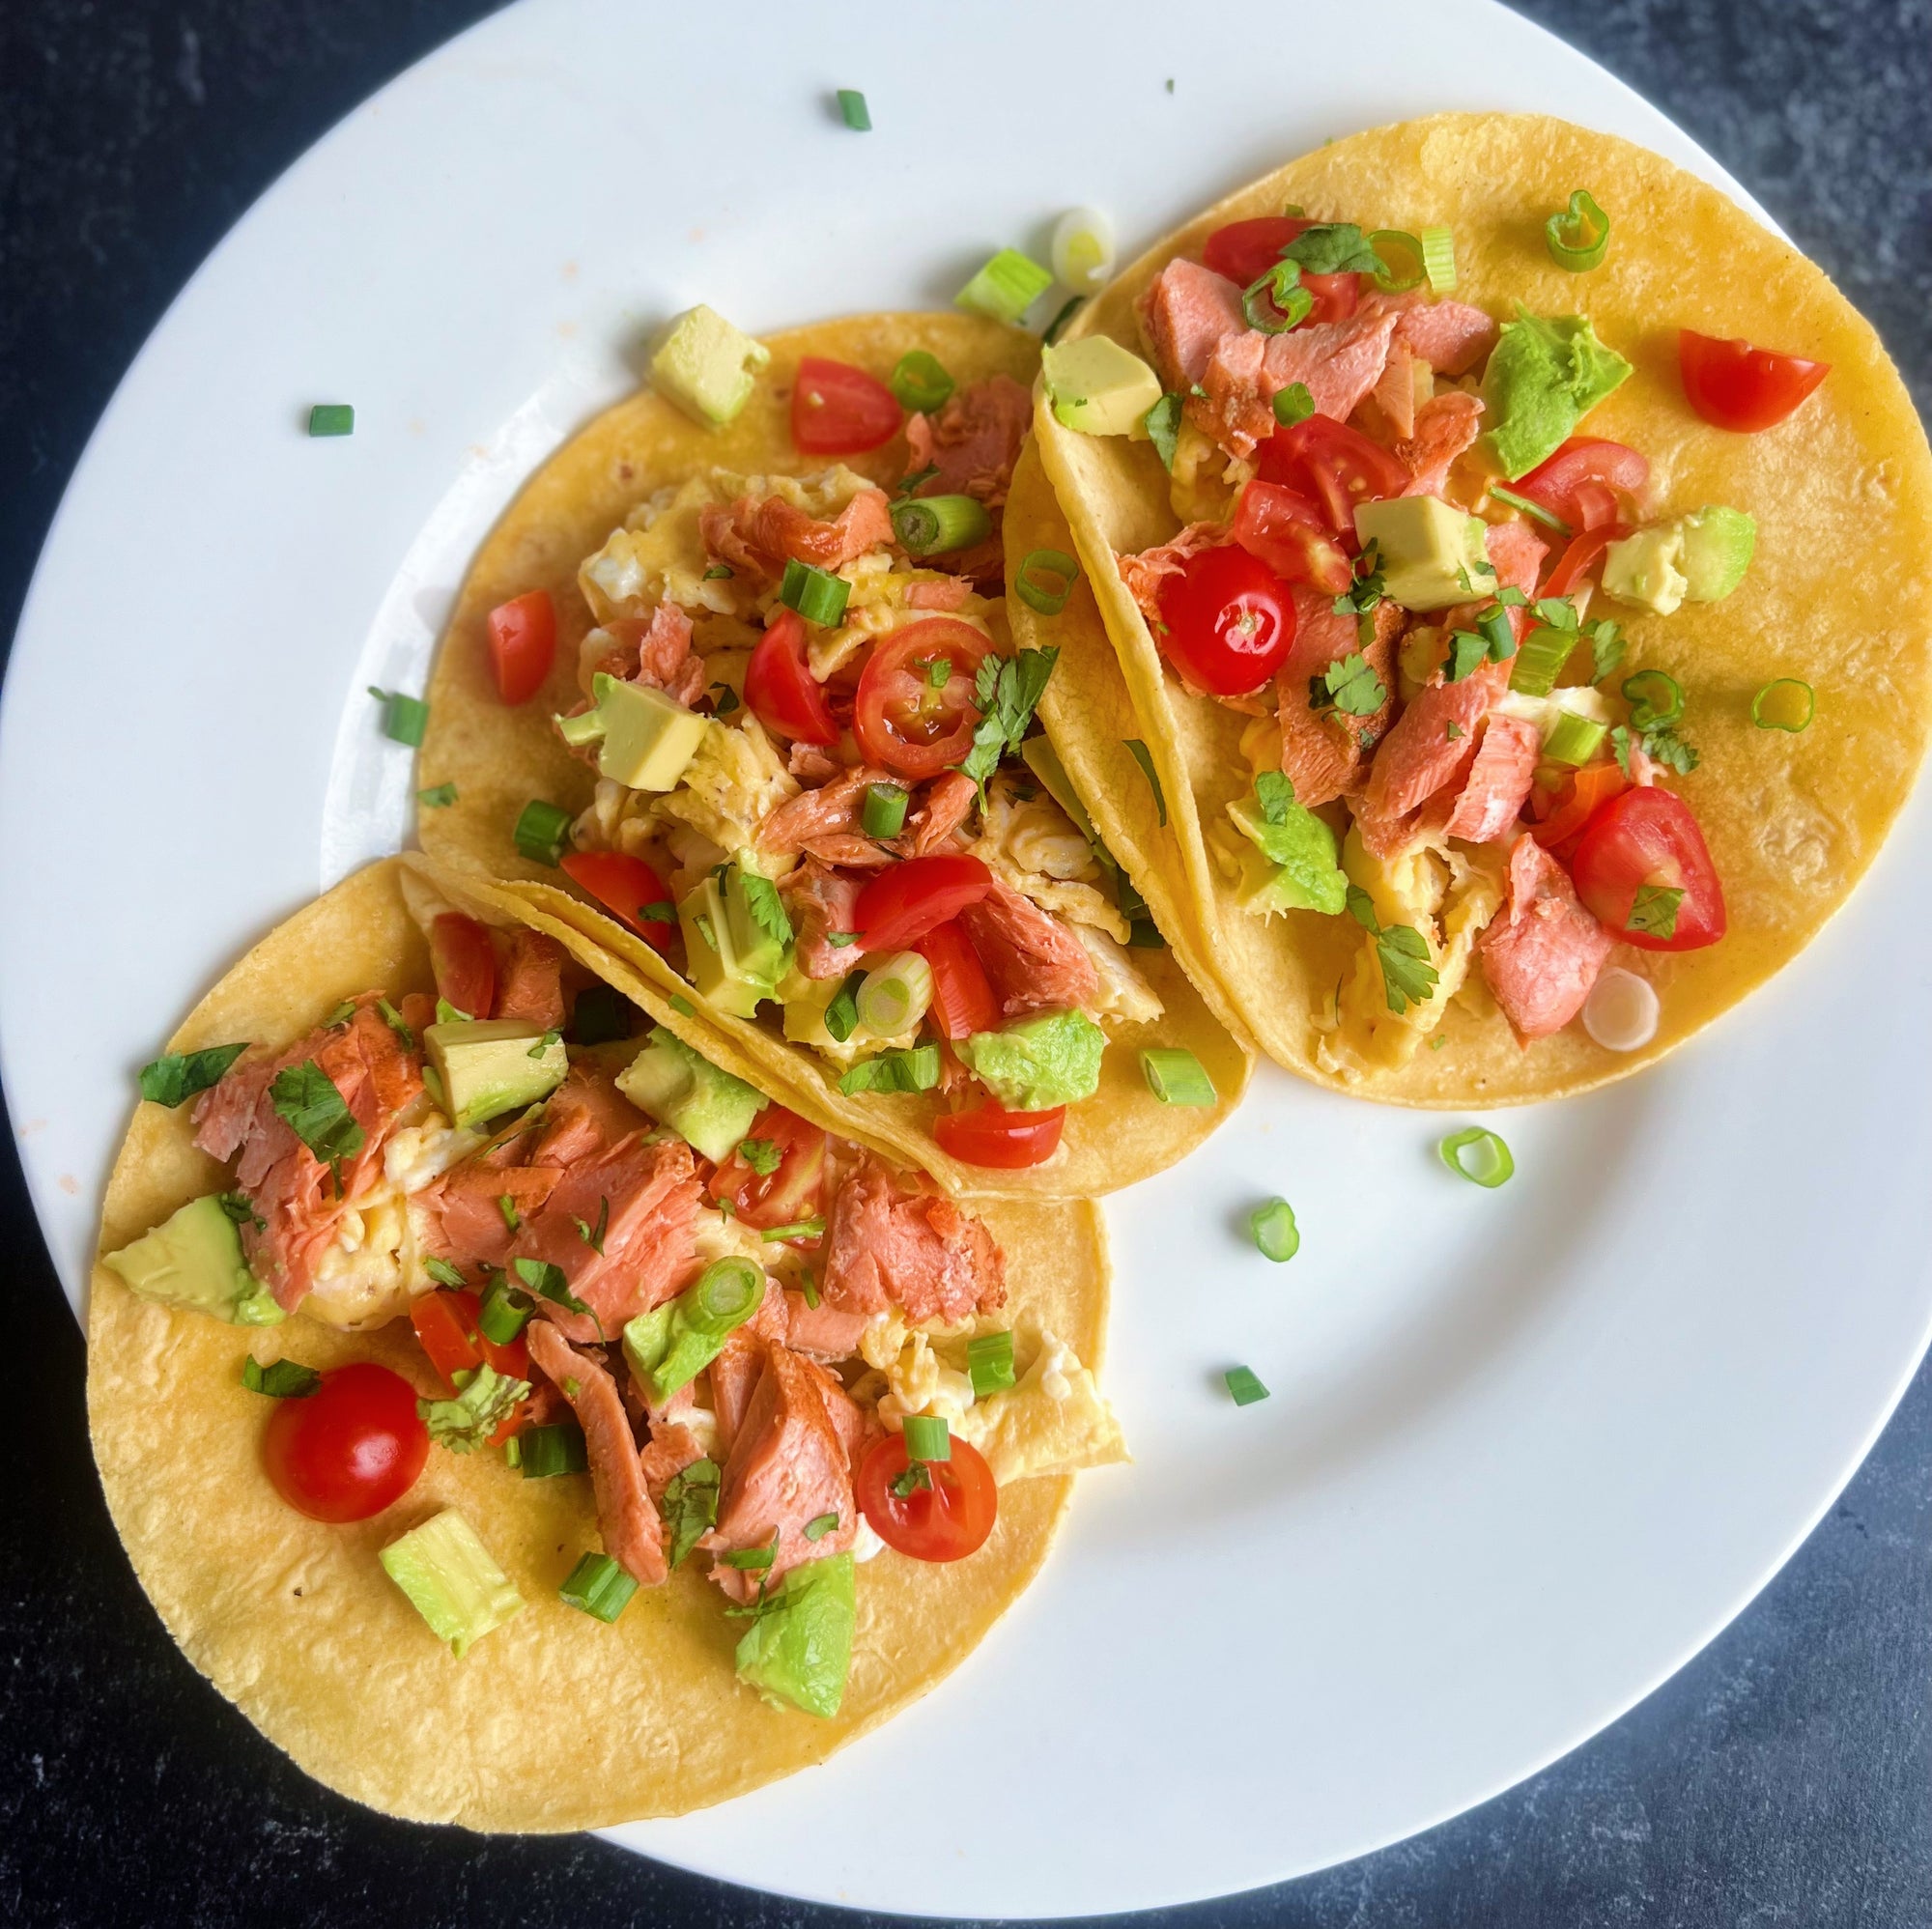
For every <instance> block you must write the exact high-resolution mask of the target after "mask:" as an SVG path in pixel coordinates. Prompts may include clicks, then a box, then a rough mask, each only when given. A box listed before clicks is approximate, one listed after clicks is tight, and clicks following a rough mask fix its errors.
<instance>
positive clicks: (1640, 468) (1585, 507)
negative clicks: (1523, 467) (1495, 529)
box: [1510, 436, 1650, 531]
mask: <svg viewBox="0 0 1932 1929" xmlns="http://www.w3.org/2000/svg"><path fill="white" fill-rule="evenodd" d="M1649 480H1650V460H1649V458H1648V457H1647V456H1643V455H1639V454H1638V453H1637V451H1636V450H1635V449H1633V448H1627V447H1626V446H1625V445H1624V444H1623V443H1622V442H1609V441H1605V440H1603V439H1602V438H1601V437H1598V436H1572V437H1571V438H1570V440H1568V441H1567V442H1565V443H1564V444H1563V446H1562V447H1561V448H1560V449H1558V450H1557V451H1556V453H1555V454H1554V455H1553V456H1550V457H1549V458H1548V460H1547V461H1544V462H1540V463H1538V464H1537V466H1536V467H1535V468H1533V469H1531V470H1530V472H1529V473H1528V474H1527V475H1525V476H1524V477H1523V478H1522V479H1521V480H1520V482H1514V483H1512V484H1511V485H1510V487H1511V488H1512V489H1514V490H1515V491H1516V493H1517V494H1518V495H1519V496H1528V497H1529V499H1530V500H1531V501H1532V502H1540V503H1541V504H1542V505H1543V507H1544V508H1546V509H1548V511H1549V513H1550V514H1551V515H1552V516H1560V517H1562V519H1563V520H1564V522H1566V523H1568V524H1569V525H1570V526H1571V528H1572V529H1574V530H1577V531H1581V530H1585V529H1600V528H1602V527H1603V526H1604V525H1605V524H1608V523H1614V522H1616V521H1617V520H1618V519H1619V512H1620V509H1621V506H1622V505H1621V504H1620V503H1619V501H1618V499H1617V497H1618V495H1619V493H1621V494H1622V495H1624V496H1630V497H1631V498H1632V499H1633V501H1635V500H1638V499H1640V498H1641V497H1642V495H1643V491H1644V485H1645V484H1646V483H1648V482H1649Z"/></svg>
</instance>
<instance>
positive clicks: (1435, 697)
mask: <svg viewBox="0 0 1932 1929" xmlns="http://www.w3.org/2000/svg"><path fill="white" fill-rule="evenodd" d="M1436 673H1437V675H1438V676H1439V675H1440V674H1441V672H1440V671H1439V670H1438V671H1437V672H1436ZM1508 688H1509V665H1508V664H1506V663H1484V664H1480V665H1478V666H1477V667H1476V668H1475V669H1473V670H1471V671H1470V672H1469V674H1468V675H1467V676H1465V677H1463V679H1462V681H1461V682H1460V683H1431V684H1427V685H1425V686H1424V687H1423V688H1422V689H1421V690H1420V691H1418V692H1417V693H1416V695H1415V699H1414V701H1413V702H1411V703H1410V704H1409V706H1408V708H1407V709H1406V710H1405V711H1404V712H1403V713H1402V715H1401V716H1400V717H1398V718H1397V719H1396V721H1395V726H1394V727H1393V728H1392V729H1391V730H1390V731H1389V733H1388V735H1387V736H1386V737H1385V738H1383V739H1382V743H1381V747H1380V748H1379V749H1378V751H1377V752H1376V759H1375V762H1374V764H1373V765H1371V767H1370V770H1369V783H1368V789H1367V791H1366V793H1365V794H1364V798H1363V806H1364V811H1365V812H1366V814H1367V815H1369V816H1373V817H1378V818H1381V819H1384V820H1388V819H1393V818H1400V817H1406V816H1407V815H1408V813H1409V812H1410V811H1411V810H1414V809H1416V808H1418V807H1419V806H1421V805H1423V804H1426V803H1427V802H1428V801H1429V799H1430V798H1432V797H1433V796H1435V793H1436V791H1438V790H1439V789H1441V788H1442V786H1443V785H1444V784H1445V783H1447V782H1448V781H1449V780H1451V779H1452V778H1461V777H1462V776H1463V775H1464V774H1465V773H1466V771H1467V770H1468V767H1469V765H1470V763H1471V762H1472V761H1473V760H1474V758H1475V754H1476V725H1477V724H1478V723H1480V722H1481V721H1482V720H1483V718H1485V717H1486V716H1488V715H1489V710H1490V705H1491V704H1492V703H1493V702H1494V701H1495V700H1496V698H1497V697H1498V696H1500V695H1502V694H1503V692H1504V691H1505V690H1507V689H1508ZM1452 723H1453V724H1454V725H1455V726H1456V727H1455V730H1454V732H1453V733H1452V732H1451V730H1450V728H1449V726H1450V724H1452ZM1356 814H1357V816H1358V817H1359V816H1361V815H1362V814H1364V812H1357V813H1356Z"/></svg>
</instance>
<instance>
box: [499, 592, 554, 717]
mask: <svg viewBox="0 0 1932 1929" xmlns="http://www.w3.org/2000/svg"><path fill="white" fill-rule="evenodd" d="M489 633H490V673H491V675H492V676H494V677H495V678H496V679H497V695H498V696H500V697H501V698H502V699H503V701H504V702H505V703H527V702H528V701H529V700H530V698H531V697H532V696H534V695H536V694H537V692H538V691H539V690H541V689H542V688H543V687H544V679H545V678H546V677H547V676H549V675H550V667H551V664H552V662H553V661H554V659H555V656H556V610H555V607H554V605H553V604H552V602H551V600H550V591H549V590H547V589H528V590H526V591H525V592H524V594H523V595H521V596H513V597H512V598H511V599H510V600H509V602H507V603H499V604H497V607H496V609H494V610H491V612H490V619H489Z"/></svg>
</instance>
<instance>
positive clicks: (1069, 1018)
mask: <svg viewBox="0 0 1932 1929" xmlns="http://www.w3.org/2000/svg"><path fill="white" fill-rule="evenodd" d="M1038 354H1039V345H1038V342H1037V339H1035V338H1034V337H1032V336H1030V335H1025V334H1022V333H1020V332H1019V331H1018V330H1017V329H1015V328H1012V327H1009V326H1004V325H1002V324H999V323H996V322H993V321H990V320H985V319H981V318H979V317H975V316H971V315H966V314H959V315H884V316H872V317H866V318H860V319H855V320H849V321H843V322H835V323H827V324H824V325H822V326H815V327H810V328H801V329H796V330H793V331H792V332H790V333H788V334H784V335H780V336H776V337H774V338H773V339H772V340H771V341H769V342H766V343H760V342H757V341H754V340H753V339H751V338H750V337H748V336H744V335H741V334H739V333H738V332H737V330H735V329H734V328H732V327H731V326H729V325H728V324H726V323H725V322H724V321H723V320H722V318H720V317H718V316H716V315H715V314H713V313H712V312H711V311H710V310H708V309H702V308H700V309H696V310H693V311H692V312H691V313H690V314H688V315H686V316H684V317H682V318H680V319H679V321H678V322H677V323H676V324H674V325H673V326H672V327H671V328H670V329H669V331H668V335H667V336H666V338H665V341H664V343H663V345H662V346H661V348H660V349H659V351H658V353H657V355H656V356H655V357H654V359H653V363H652V371H653V386H652V387H650V388H648V389H645V390H643V391H641V392H640V393H639V394H638V395H636V396H634V397H633V398H631V399H630V400H628V401H626V402H623V403H620V404H619V405H618V406H617V407H615V408H614V409H611V411H608V412H607V413H605V414H604V415H602V416H600V417H598V418H597V419H596V420H595V421H593V422H592V423H591V424H590V425H589V426H588V427H586V428H585V429H583V430H582V432H581V433H580V434H579V435H578V436H576V437H575V438H574V439H573V440H571V441H569V442H568V443H567V444H566V445H565V446H564V447H563V448H562V449H561V450H560V451H559V452H558V453H557V454H556V455H555V456H554V457H553V458H552V459H551V461H550V462H549V463H548V464H546V465H545V467H544V468H542V469H541V470H540V471H539V472H538V473H537V474H536V475H535V476H534V477H533V478H532V479H531V480H530V481H529V483H528V484H527V485H526V488H525V490H524V491H523V493H522V495H521V496H519V497H518V499H517V500H516V502H515V503H514V504H513V505H512V506H511V508H510V510H509V511H508V513H507V514H506V515H505V517H504V518H503V520H502V522H501V523H500V524H499V525H497V529H496V530H495V531H494V532H493V534H492V535H491V537H490V539H489V541H488V542H487V543H486V545H485V546H484V548H483V551H482V553H480V554H479V555H478V557H477V559H476V561H475V563H474V565H473V567H472V569H471V572H470V575H469V580H468V582H466V583H465V585H464V587H463V590H462V593H461V596H460V598H459V601H458V605H457V609H456V611H455V614H454V617H453V618H452V620H451V623H450V625H449V628H448V631H447V633H446V635H445V637H444V639H443V643H442V646H441V650H440V657H439V659H438V662H437V666H436V669H435V673H434V677H433V681H432V683H431V687H430V690H429V693H428V713H429V714H428V722H427V731H426V734H425V735H424V736H423V737H422V750H421V767H420V780H421V782H422V784H423V790H422V792H421V796H422V799H423V805H424V808H423V809H422V811H421V813H420V817H419V825H418V829H419V836H420V838H421V841H422V844H423V847H424V849H425V850H426V851H428V852H429V853H430V854H431V855H433V856H436V857H440V858H444V859H447V860H450V861H455V862H462V863H465V864H468V865H472V866H476V867H478V868H480V869H482V870H484V871H487V872H490V873H492V874H496V875H500V876H502V877H505V878H506V879H508V880H510V881H511V883H512V888H513V889H515V890H517V891H519V892H520V893H521V894H522V895H523V896H524V897H525V899H526V902H528V903H529V904H531V905H534V906H538V907H540V908H541V909H542V910H543V911H544V912H545V913H546V915H549V916H552V917H554V918H556V919H558V920H561V921H563V922H567V923H570V924H573V925H575V926H576V927H577V928H578V929H579V930H581V931H582V932H584V933H585V934H586V935H588V936H590V937H592V938H594V939H595V940H596V941H597V942H598V943H599V944H600V945H602V946H603V947H605V948H606V950H609V951H610V952H611V954H612V955H613V956H615V957H617V958H619V959H621V960H622V961H623V962H624V963H625V964H626V965H627V966H628V967H629V968H630V970H631V971H632V972H633V974H634V975H635V978H636V982H637V994H638V996H639V1000H640V1001H641V1002H642V1003H643V1004H644V1006H645V1007H646V1008H647V1009H649V1010H650V1012H651V1014H652V1016H653V1017H654V1018H655V1019H656V1020H657V1021H658V1022H659V1023H660V1024H662V1025H664V1026H666V1027H667V1028H668V1029H669V1030H670V1031H672V1032H673V1033H675V1034H676V1035H678V1036H679V1037H681V1038H683V1039H684V1040H685V1041H686V1042H688V1043H690V1044H692V1045H694V1046H696V1048H698V1049H700V1050H703V1051H705V1052H707V1053H708V1054H709V1055H711V1056H713V1057H715V1058H716V1059H717V1061H718V1062H719V1063H720V1064H724V1065H725V1066H726V1067H727V1068H728V1069H730V1070H731V1071H732V1072H733V1073H734V1074H735V1075H737V1076H740V1077H743V1078H747V1079H750V1080H753V1082H756V1083H759V1084H761V1085H762V1086H764V1087H765V1088H766V1089H768V1090H771V1091H773V1092H782V1093H784V1094H786V1095H787V1097H788V1100H789V1102H790V1103H792V1104H795V1105H796V1106H797V1107H798V1108H799V1109H800V1110H801V1111H803V1112H805V1113H806V1114H808V1115H809V1116H810V1117H811V1118H813V1119H814V1120H816V1121H818V1122H819V1123H821V1124H824V1125H829V1126H832V1127H834V1128H836V1129H838V1131H840V1132H843V1133H845V1134H847V1135H849V1136H850V1137H852V1138H854V1139H856V1140H858V1141H860V1142H862V1143H864V1144H867V1145H869V1146H871V1147H873V1148H874V1149H878V1150H881V1151H887V1152H893V1153H895V1154H896V1155H898V1156H899V1157H901V1158H905V1159H909V1160H910V1161H911V1162H913V1163H915V1164H917V1165H918V1166H920V1167H921V1168H922V1169H923V1170H924V1171H925V1172H927V1173H929V1174H931V1175H932V1176H933V1177H935V1178H937V1179H938V1180H939V1181H940V1182H941V1183H943V1184H945V1185H946V1186H948V1187H949V1188H950V1189H952V1190H954V1191H959V1192H966V1191H986V1190H999V1191H1015V1192H1030V1193H1037V1194H1047V1195H1051V1196H1056V1197H1092V1196H1094V1195H1095V1194H1098V1193H1101V1192H1105V1191H1108V1190H1111V1189H1112V1188H1114V1187H1116V1186H1120V1185H1124V1184H1126V1183H1128V1182H1130V1181H1131V1180H1134V1179H1137V1178H1141V1177H1146V1176H1147V1175H1148V1174H1150V1173H1153V1172H1157V1171H1159V1170H1161V1169H1163V1168H1164V1167H1166V1166H1168V1165H1170V1164H1172V1163H1173V1162H1174V1161H1175V1160H1177V1159H1178V1158H1179V1157H1181V1156H1182V1155H1183V1154H1184V1153H1185V1152H1187V1151H1188V1150H1189V1149H1192V1148H1193V1147H1194V1146H1195V1145H1197V1144H1198V1143H1199V1142H1200V1141H1201V1140H1202V1139H1203V1138H1204V1137H1205V1136H1206V1135H1207V1133H1208V1131H1209V1130H1211V1129H1212V1127H1213V1125H1214V1124H1215V1123H1216V1122H1217V1121H1219V1120H1220V1119H1221V1118H1222V1117H1223V1116H1224V1115H1225V1113H1226V1112H1227V1110H1228V1108H1229V1107H1230V1106H1231V1105H1232V1104H1233V1103H1234V1101H1235V1100H1236V1099H1237V1098H1238V1096H1239V1095H1240V1092H1241V1090H1242V1088H1243V1086H1244V1084H1245V1082H1246V1078H1247V1071H1248V1064H1249V1059H1248V1055H1247V1053H1246V1051H1245V1049H1244V1048H1243V1047H1241V1046H1239V1045H1237V1044H1236V1043H1235V1042H1234V1041H1233V1040H1232V1039H1231V1038H1230V1037H1229V1035H1227V1033H1226V1032H1225V1030H1223V1028H1222V1027H1221V1026H1219V1025H1217V1024H1216V1023H1215V1022H1214V1020H1213V1019H1212V1018H1211V1017H1210V1016H1209V1014H1208V1007H1207V1006H1206V1005H1205V1003H1204V1001H1203V999H1202V997H1201V995H1200V993H1199V992H1197V991H1196V990H1195V988H1194V987H1193V985H1192V984H1191V983H1190V981H1189V979H1188V978H1187V976H1186V974H1185V972H1184V971H1183V970H1182V969H1181V968H1180V967H1179V965H1178V964H1177V963H1176V962H1175V960H1174V959H1173V957H1172V956H1171V955H1170V954H1169V953H1168V951H1167V950H1165V948H1164V945H1163V942H1162V936H1161V932H1160V930H1159V928H1158V926H1157V924H1156V922H1155V921H1154V919H1153V917H1152V916H1151V915H1150V912H1149V909H1148V906H1147V903H1146V902H1145V901H1144V900H1143V899H1142V897H1141V895H1140V894H1139V893H1137V892H1136V891H1135V890H1134V888H1133V886H1132V885H1131V883H1129V882H1128V880H1127V879H1126V877H1125V876H1124V874H1123V873H1122V870H1121V868H1120V866H1119V865H1118V864H1117V863H1116V862H1115V861H1114V860H1113V857H1112V854H1111V853H1110V852H1108V851H1107V850H1106V849H1105V848H1104V847H1102V846H1096V844H1095V843H1094V840H1093V839H1092V838H1091V837H1089V836H1088V835H1087V834H1086V833H1085V832H1084V831H1083V829H1082V828H1081V827H1080V826H1079V825H1077V824H1076V823H1075V822H1074V821H1073V819H1072V817H1071V816H1070V815H1069V813H1068V810H1067V808H1065V796H1066V786H1065V782H1064V781H1063V780H1062V779H1061V775H1060V773H1059V770H1058V766H1057V764H1056V762H1055V760H1054V758H1053V753H1052V751H1051V748H1050V746H1049V745H1048V744H1047V742H1046V739H1045V737H1044V735H1043V734H1042V733H1041V731H1040V729H1039V727H1038V725H1037V721H1036V714H1037V708H1038V705H1039V702H1040V700H1041V696H1042V694H1043V693H1044V692H1046V691H1048V690H1050V689H1051V688H1052V685H1053V679H1054V675H1055V663H1056V657H1055V652H1054V651H1053V650H1052V648H1050V647H1049V648H1046V649H1038V650H1021V651H1015V650H1014V648H1013V644H1012V638H1011V635H1010V632H1009V626H1008V621H1007V603H1006V598H1005V595H1004V589H1005V582H1004V577H1003V559H1002V552H1001V545H1000V523H1001V518H1002V511H1003V505H1004V502H1005V499H1006V494H1007V490H1008V487H1009V481H1010V477H1011V474H1012V469H1013V464H1014V461H1015V459H1016V457H1017V455H1018V453H1019V449H1020V445H1021V442H1022V440H1023V439H1024V437H1025V434H1026V431H1027V427H1028V423H1029V420H1030V414H1031V403H1030V397H1029V391H1028V387H1027V386H1026V384H1028V383H1031V381H1032V380H1033V376H1034V372H1035V369H1036V367H1037V360H1038ZM1113 673H1115V674H1117V672H1113Z"/></svg>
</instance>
